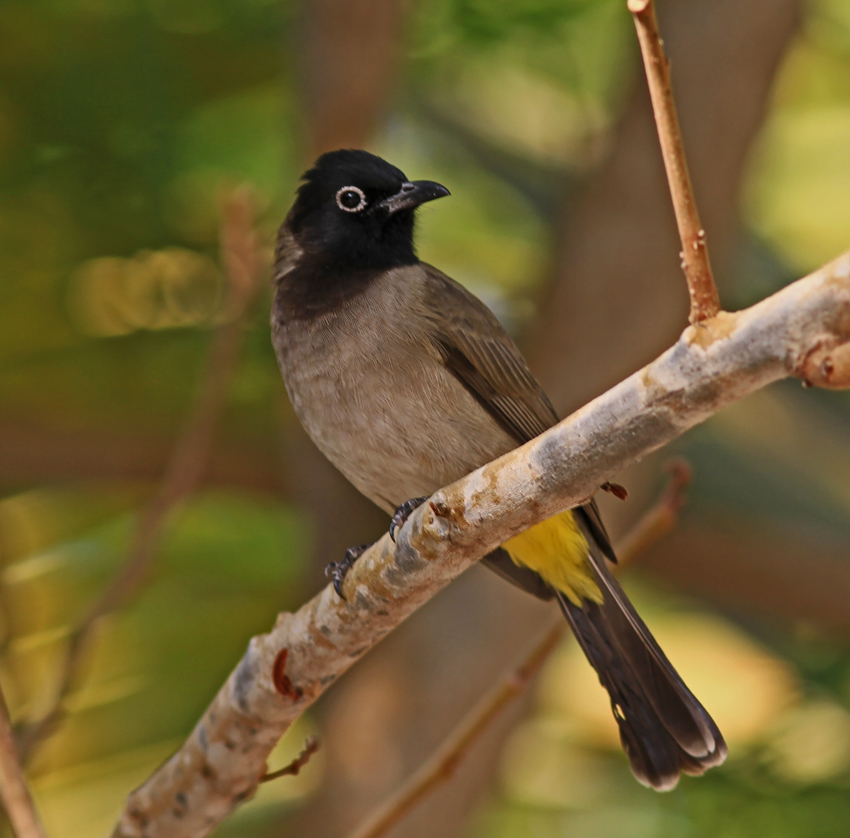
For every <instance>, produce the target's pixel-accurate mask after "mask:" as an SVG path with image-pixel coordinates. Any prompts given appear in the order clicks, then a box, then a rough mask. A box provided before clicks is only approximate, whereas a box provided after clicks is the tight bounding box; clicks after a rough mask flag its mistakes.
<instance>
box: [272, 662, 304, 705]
mask: <svg viewBox="0 0 850 838" xmlns="http://www.w3.org/2000/svg"><path fill="white" fill-rule="evenodd" d="M288 657H289V649H281V650H280V651H279V652H278V653H277V657H276V658H275V659H274V666H272V683H273V684H274V688H275V689H276V690H277V691H278V692H279V693H280V694H281V695H282V696H285V697H286V698H291V699H292V700H293V701H298V699H299V698H301V696H302V695H303V693H302V692H301V690H299V689H297V688H296V687H294V686H293V685H292V681H290V680H289V676H288V675H287V674H286V659H287V658H288Z"/></svg>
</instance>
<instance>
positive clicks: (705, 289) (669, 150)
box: [628, 0, 720, 325]
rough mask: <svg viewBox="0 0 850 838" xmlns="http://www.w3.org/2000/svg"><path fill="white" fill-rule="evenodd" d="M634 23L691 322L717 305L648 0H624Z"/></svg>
mask: <svg viewBox="0 0 850 838" xmlns="http://www.w3.org/2000/svg"><path fill="white" fill-rule="evenodd" d="M628 6H629V11H630V12H631V13H632V16H633V18H634V22H635V28H636V29H637V34H638V40H639V41H640V51H641V54H642V55H643V63H644V67H645V69H646V78H647V82H648V84H649V93H650V96H651V97H652V110H653V113H654V114H655V124H656V126H657V128H658V140H659V142H660V143H661V154H662V156H663V157H664V168H665V169H666V170H667V181H668V182H669V184H670V195H671V197H672V198H673V209H674V211H675V213H676V224H677V225H678V227H679V237H680V238H681V240H682V267H683V268H684V271H685V277H686V278H687V280H688V291H689V293H690V297H691V314H690V322H691V324H692V325H693V324H696V323H699V322H701V321H702V320H707V319H708V318H709V317H714V315H715V314H717V312H718V311H720V299H719V297H718V295H717V287H716V286H715V284H714V277H713V276H712V273H711V265H710V263H709V261H708V249H707V246H706V241H705V230H704V229H703V227H702V224H701V223H700V220H699V212H698V211H697V205H696V201H695V200H694V193H693V188H692V186H691V178H690V175H689V174H688V162H687V160H686V159H685V150H684V147H683V146H682V132H681V131H680V130H679V119H678V117H677V115H676V103H675V101H674V100H673V87H672V84H671V82H670V64H669V62H668V61H667V56H666V55H665V54H664V45H663V43H662V41H661V36H660V34H659V32H658V21H657V19H656V17H655V6H654V4H653V2H652V0H628Z"/></svg>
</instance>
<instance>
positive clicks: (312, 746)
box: [260, 736, 322, 783]
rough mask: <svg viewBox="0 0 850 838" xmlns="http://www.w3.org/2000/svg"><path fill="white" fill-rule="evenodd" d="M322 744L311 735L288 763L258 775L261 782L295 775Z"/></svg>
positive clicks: (316, 737) (317, 738)
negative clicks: (299, 751) (260, 775)
mask: <svg viewBox="0 0 850 838" xmlns="http://www.w3.org/2000/svg"><path fill="white" fill-rule="evenodd" d="M321 746H322V743H321V742H320V741H319V737H318V736H311V737H310V738H309V739H308V740H307V741H306V742H305V743H304V748H303V749H302V750H301V753H300V754H298V756H297V757H295V759H294V760H292V762H290V763H289V765H285V766H284V767H283V768H278V770H277V771H269V772H268V774H263V776H262V777H260V782H261V783H268V782H269V781H270V780H276V779H277V778H278V777H297V776H298V774H299V773H300V771H301V769H302V768H303V767H304V766H305V765H306V764H307V763H308V762H310V759H311V758H312V756H313V754H315V753H316V751H318V750H319V748H320V747H321Z"/></svg>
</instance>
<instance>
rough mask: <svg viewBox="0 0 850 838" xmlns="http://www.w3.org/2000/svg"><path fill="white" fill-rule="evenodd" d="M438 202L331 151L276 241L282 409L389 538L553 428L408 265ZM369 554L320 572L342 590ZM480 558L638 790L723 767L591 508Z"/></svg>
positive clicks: (474, 319) (498, 339) (421, 187)
mask: <svg viewBox="0 0 850 838" xmlns="http://www.w3.org/2000/svg"><path fill="white" fill-rule="evenodd" d="M449 194H450V193H449V190H448V189H447V188H446V187H445V186H442V185H441V184H439V183H436V182H434V181H429V180H416V181H409V180H408V179H407V177H406V176H405V175H404V173H403V172H402V171H401V170H400V169H398V168H396V167H395V166H393V165H391V164H390V163H388V162H387V161H385V160H383V159H382V158H380V157H378V156H376V155H373V154H371V153H369V152H367V151H363V150H359V149H340V150H337V151H331V152H328V153H325V154H323V155H322V156H321V157H319V158H318V160H317V161H316V162H315V164H314V165H313V167H312V168H310V169H309V170H308V171H307V172H305V174H304V175H303V177H302V183H301V185H300V187H299V188H298V190H297V194H296V198H295V201H294V203H293V205H292V208H291V209H290V211H289V213H288V214H287V216H286V218H285V220H284V222H283V224H282V225H281V227H280V230H279V233H278V237H277V242H276V247H275V257H274V266H273V273H272V278H273V286H274V297H273V303H272V312H271V332H272V343H273V345H274V348H275V354H276V356H277V359H278V364H279V367H280V370H281V374H282V376H283V379H284V383H285V386H286V390H287V393H288V395H289V399H290V401H291V403H292V406H293V408H294V411H295V413H296V414H297V416H298V418H299V419H300V421H301V423H302V424H303V426H304V428H305V429H306V431H307V433H308V435H309V436H310V437H311V438H312V440H313V442H314V443H315V444H316V446H317V447H318V448H319V450H320V451H321V452H322V453H323V454H324V455H325V457H327V459H328V460H330V462H331V463H333V465H334V466H336V468H337V469H338V470H339V471H340V472H342V474H343V475H344V476H345V477H346V478H347V479H348V480H349V481H350V482H351V483H352V484H353V485H354V486H355V487H356V488H357V489H358V490H359V491H360V492H362V493H363V494H364V495H365V496H366V497H367V498H369V499H371V500H372V501H373V502H374V503H376V504H377V505H378V506H379V507H380V508H381V509H383V510H384V511H385V512H387V513H388V514H389V515H390V516H392V523H391V524H390V535H391V536H393V537H394V535H395V531H396V530H397V528H398V527H399V526H401V525H403V523H404V521H405V520H406V518H407V516H408V515H410V514H411V512H412V510H413V509H415V507H416V506H417V505H419V504H420V503H422V502H424V500H426V499H427V498H428V497H429V496H430V495H432V494H433V493H434V492H435V491H437V490H438V489H440V488H442V487H444V486H446V485H449V484H450V483H452V482H454V481H455V480H458V479H460V478H461V477H463V476H465V475H466V474H469V473H470V472H472V471H474V470H475V469H477V468H479V467H480V466H482V465H484V464H486V463H488V462H490V461H492V460H494V459H496V458H497V457H499V456H501V455H503V454H505V453H507V452H508V451H510V450H512V449H514V448H516V447H517V446H519V445H522V444H523V443H525V442H527V441H529V440H530V439H533V438H534V437H536V436H538V435H539V434H541V433H543V432H545V431H546V430H548V429H549V428H550V427H552V426H553V425H554V424H556V423H557V422H558V416H557V414H556V412H555V409H554V408H553V406H552V404H551V402H550V400H549V399H548V397H547V396H546V394H545V393H544V391H543V389H542V387H541V386H540V384H539V383H538V382H537V380H536V379H535V377H534V376H533V374H532V373H531V371H530V369H529V367H528V365H527V363H526V361H525V359H524V358H523V356H522V354H521V353H520V351H519V349H518V348H517V346H516V344H515V343H514V341H513V340H512V338H511V337H510V336H509V335H508V333H507V332H506V330H505V329H504V328H503V326H502V325H501V324H500V322H499V320H498V319H497V318H496V317H495V315H494V314H493V313H492V312H491V311H490V309H489V308H487V306H486V305H485V304H484V303H483V302H482V301H481V300H479V299H478V298H477V297H475V296H474V295H473V294H472V293H470V292H469V291H468V290H467V289H466V288H464V287H463V286H462V285H461V284H459V283H457V282H455V281H454V280H453V279H451V278H450V277H448V276H447V275H446V274H444V273H443V272H441V271H440V270H438V269H437V268H435V267H433V266H432V265H429V264H427V263H425V262H422V261H420V260H419V258H418V257H417V255H416V249H415V245H414V227H415V215H416V210H417V208H418V207H420V206H421V205H422V204H424V203H426V202H429V201H434V200H437V199H439V198H443V197H446V196H448V195H449ZM367 546H368V545H360V546H358V547H352V548H351V549H350V550H349V551H348V552H347V553H346V555H345V559H344V560H343V561H340V562H335V563H331V565H329V568H328V571H329V574H330V575H331V576H332V577H333V584H334V587H335V589H336V591H337V593H338V594H339V595H340V596H343V595H344V580H345V574H346V573H347V571H348V570H349V568H350V567H351V566H352V565H353V563H354V562H355V561H356V560H357V558H358V557H359V555H360V554H361V553H362V552H363V551H364V550H365V548H366V547H367ZM482 561H483V563H484V564H486V565H487V566H489V567H490V568H491V569H493V570H495V571H496V572H497V573H499V574H500V575H501V576H503V577H504V578H506V579H507V580H508V581H511V582H513V583H514V584H516V585H518V586H519V587H521V588H523V589H524V590H526V591H528V592H529V593H531V594H533V595H535V596H537V597H539V598H541V599H552V598H554V599H556V600H557V602H558V605H559V606H560V609H561V611H562V612H563V615H564V617H565V618H566V620H567V622H568V623H569V625H570V627H571V628H572V630H573V633H574V634H575V637H576V639H577V640H578V643H579V646H580V647H581V649H582V650H583V651H584V653H585V655H586V657H587V659H588V661H589V662H590V664H591V666H592V667H593V668H594V669H595V670H596V673H597V675H598V677H599V681H600V682H601V684H602V686H603V687H604V688H605V689H606V690H607V692H608V694H609V697H610V702H611V708H612V711H613V714H614V718H615V720H616V722H617V725H618V727H619V733H620V741H621V743H622V746H623V749H624V751H625V753H626V755H627V757H628V760H629V763H630V767H631V769H632V772H633V774H634V775H635V777H636V778H637V780H638V781H639V782H641V783H642V784H644V785H646V786H649V787H651V788H654V789H657V790H659V791H666V790H669V789H672V788H673V787H674V786H675V785H676V784H677V782H678V780H679V777H680V775H681V774H682V773H685V774H691V775H699V774H702V773H703V772H704V771H706V770H707V769H708V768H711V767H713V766H716V765H719V764H721V763H722V762H723V760H724V759H725V757H726V752H727V748H726V743H725V741H724V739H723V736H722V735H721V733H720V731H719V730H718V727H717V725H716V724H715V722H714V721H713V719H712V718H711V716H710V715H709V714H708V713H707V711H706V710H705V709H704V708H703V706H702V705H701V704H700V703H699V701H698V700H697V699H696V698H695V697H694V695H693V694H692V693H691V691H690V690H689V689H688V688H687V686H686V685H685V683H684V682H683V680H682V679H681V678H680V676H679V675H678V673H677V672H676V670H675V669H674V668H673V666H672V664H671V663H670V662H669V661H668V659H667V657H666V656H665V655H664V652H663V651H662V650H661V649H660V647H659V646H658V644H657V643H656V641H655V639H654V638H653V636H652V634H651V633H650V631H649V629H648V628H647V627H646V625H645V624H644V622H643V620H642V619H641V618H640V616H638V614H637V612H636V611H635V609H634V607H633V606H632V604H631V602H630V601H629V599H628V597H627V596H626V594H625V593H624V591H623V589H622V588H621V587H620V585H619V583H618V582H617V580H616V579H615V578H614V576H613V574H612V571H611V568H610V567H609V563H614V562H616V556H615V553H614V550H613V548H612V547H611V542H610V539H609V538H608V535H607V532H606V529H605V526H604V524H603V522H602V519H601V517H600V514H599V510H598V508H597V505H596V503H595V501H593V500H590V501H589V502H587V503H584V504H583V505H581V506H578V507H576V508H574V509H571V510H566V511H564V512H561V513H559V514H557V515H555V516H553V517H551V518H548V519H547V520H544V521H542V522H540V523H539V524H537V525H535V526H533V527H531V528H530V529H528V530H527V531H526V532H524V533H521V534H519V535H517V536H514V537H513V538H511V539H510V540H509V541H507V542H506V543H505V544H503V545H502V546H501V547H500V548H498V549H497V550H495V551H494V552H492V553H491V554H490V555H488V556H487V557H485V558H484V559H483V560H482Z"/></svg>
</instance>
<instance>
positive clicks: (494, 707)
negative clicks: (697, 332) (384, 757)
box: [350, 459, 691, 838]
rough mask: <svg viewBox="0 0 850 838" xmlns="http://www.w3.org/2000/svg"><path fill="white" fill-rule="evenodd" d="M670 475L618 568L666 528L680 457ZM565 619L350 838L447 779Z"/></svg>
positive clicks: (681, 499)
mask: <svg viewBox="0 0 850 838" xmlns="http://www.w3.org/2000/svg"><path fill="white" fill-rule="evenodd" d="M667 470H668V471H670V473H671V477H670V480H669V481H668V483H667V486H665V488H664V492H663V494H662V495H661V497H660V498H659V500H658V502H657V503H655V504H653V506H652V507H651V508H650V509H648V510H647V512H646V513H645V514H644V515H643V516H642V517H641V519H640V520H639V521H638V522H637V524H636V525H635V526H634V528H633V529H632V530H631V532H629V534H628V535H627V536H626V538H625V540H624V541H623V542H622V544H618V545H617V549H616V552H617V558H618V560H619V561H618V564H617V568H618V570H621V569H622V568H623V567H624V566H625V565H627V564H629V563H630V562H632V561H633V560H634V559H635V558H636V557H637V556H638V555H640V553H642V552H643V551H644V550H646V549H647V548H648V547H649V546H650V545H651V544H652V543H653V542H654V541H656V540H657V539H659V538H661V537H662V536H663V535H665V534H666V533H667V532H669V531H670V529H672V527H673V526H674V525H675V523H676V518H677V516H678V514H679V510H680V509H681V508H682V506H683V505H684V503H685V490H686V489H687V487H688V485H689V484H690V482H691V469H690V466H689V465H688V463H687V462H685V461H684V460H682V459H678V460H674V461H673V462H672V463H670V464H668V466H667ZM565 628H566V623H565V622H564V618H563V616H562V615H561V614H558V615H557V617H556V618H555V620H554V621H553V623H552V625H551V626H550V627H549V628H548V629H547V630H546V632H545V633H544V634H543V636H542V637H541V638H540V640H539V641H538V642H537V643H536V644H535V645H534V647H533V648H532V649H531V651H530V652H529V653H528V654H526V655H525V657H524V658H523V659H522V661H521V662H520V663H519V665H518V666H515V667H514V668H513V669H512V670H511V672H509V673H508V675H506V676H505V677H503V678H502V679H501V680H500V682H499V683H498V684H496V686H495V687H494V688H493V689H491V690H490V692H488V693H487V695H485V696H484V697H483V698H482V699H481V700H480V701H479V702H478V704H476V705H475V707H473V708H472V710H470V711H469V713H467V715H466V716H464V718H463V719H462V720H461V721H460V724H458V725H457V726H456V727H455V728H454V730H452V732H451V733H450V734H449V735H448V736H447V737H446V739H445V741H444V742H443V744H442V745H440V747H439V748H438V749H437V751H436V752H435V753H434V754H432V756H430V757H429V758H428V759H427V760H426V761H425V762H424V763H423V764H422V765H421V766H420V767H419V769H418V770H417V771H416V772H415V773H414V774H413V775H412V776H411V777H410V778H409V779H408V780H407V781H406V782H405V783H404V785H403V786H402V787H401V788H400V789H398V791H396V792H395V793H394V794H392V795H390V797H389V798H388V799H387V800H385V801H384V802H383V803H382V804H381V805H380V806H378V807H377V808H376V809H375V810H374V811H373V812H372V813H371V814H370V815H369V816H368V817H367V818H366V819H365V820H364V821H363V823H361V824H360V826H359V827H357V829H355V830H354V832H353V833H352V834H351V836H350V838H381V837H382V836H383V835H386V833H387V832H388V831H389V830H390V829H392V828H393V826H395V824H397V823H398V822H399V821H400V820H401V819H402V818H404V816H405V815H407V813H408V812H410V811H411V810H412V809H414V808H415V807H416V806H417V805H418V804H419V802H420V801H421V800H423V799H424V798H425V797H427V796H428V795H429V794H430V793H431V792H432V791H434V789H436V788H437V787H438V786H440V785H441V784H442V783H445V782H447V781H448V780H450V779H451V778H452V776H453V775H454V773H455V771H456V770H457V767H458V766H459V765H460V763H461V761H462V760H463V758H464V757H465V756H466V755H467V753H468V752H469V750H470V749H471V748H472V746H473V745H475V743H476V742H477V741H478V740H479V739H480V738H481V735H482V734H483V733H484V732H485V731H486V730H487V729H488V728H489V727H490V725H491V724H492V723H493V721H495V719H496V718H497V717H498V715H499V714H500V713H501V711H502V710H503V709H504V708H505V707H507V705H508V704H510V703H511V702H512V701H513V700H514V699H515V698H517V697H518V696H520V695H521V694H522V693H523V692H524V691H525V690H526V689H527V688H528V686H529V685H530V684H531V681H532V679H533V678H534V676H535V675H536V674H537V673H538V672H539V671H540V669H541V668H542V666H543V664H544V663H545V662H546V661H547V660H548V658H549V656H550V655H551V654H552V652H553V651H554V650H555V649H556V648H557V646H558V642H559V641H560V639H561V636H562V635H563V633H564V629H565Z"/></svg>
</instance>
